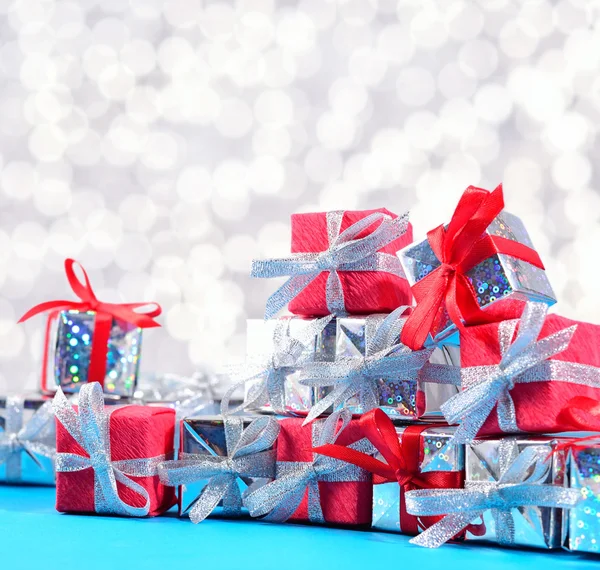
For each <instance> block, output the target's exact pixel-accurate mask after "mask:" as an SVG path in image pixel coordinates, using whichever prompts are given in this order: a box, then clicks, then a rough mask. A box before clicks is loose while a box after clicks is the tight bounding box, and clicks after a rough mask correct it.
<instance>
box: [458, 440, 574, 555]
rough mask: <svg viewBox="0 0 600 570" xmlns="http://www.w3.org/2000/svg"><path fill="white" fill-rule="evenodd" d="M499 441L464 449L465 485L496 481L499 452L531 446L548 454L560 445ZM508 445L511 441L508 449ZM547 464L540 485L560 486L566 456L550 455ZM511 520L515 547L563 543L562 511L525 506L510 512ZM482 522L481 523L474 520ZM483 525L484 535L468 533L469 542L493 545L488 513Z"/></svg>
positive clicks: (492, 523) (493, 530) (493, 531)
mask: <svg viewBox="0 0 600 570" xmlns="http://www.w3.org/2000/svg"><path fill="white" fill-rule="evenodd" d="M502 442H503V440H501V439H485V440H480V441H476V442H474V443H472V444H470V445H467V446H466V448H465V485H468V486H469V488H472V489H474V490H476V489H477V483H486V482H495V481H498V480H499V478H500V475H501V464H502V462H503V460H502V459H501V454H502V453H507V449H510V450H511V453H513V454H515V455H517V454H520V453H522V452H523V450H524V449H526V448H528V447H531V446H544V447H546V448H547V449H548V455H550V453H551V452H552V450H553V449H554V448H555V447H556V445H557V444H558V443H559V442H560V439H556V438H555V439H553V438H551V437H542V436H540V437H533V436H517V437H510V438H504V443H502ZM508 442H513V443H512V445H511V446H509V445H508ZM548 461H549V462H550V469H548V473H547V475H546V478H545V480H543V481H540V482H539V483H540V484H541V485H556V486H559V487H563V486H564V485H565V477H566V466H567V461H566V454H565V453H564V452H562V451H560V452H557V453H555V454H553V455H552V456H551V457H550V458H549V459H548ZM504 462H505V463H506V461H504ZM511 515H512V519H513V520H514V542H513V544H514V545H515V546H530V547H535V548H559V547H560V546H561V542H562V532H563V520H562V518H563V514H562V510H561V509H557V508H550V507H538V506H526V507H519V508H513V509H512V510H511ZM475 522H481V521H475ZM483 523H484V525H485V533H483V535H482V536H475V535H474V534H472V533H471V532H469V531H468V530H467V533H466V538H467V539H468V540H484V541H491V542H496V541H497V539H498V537H497V534H496V528H495V521H494V518H493V516H492V513H491V511H490V510H487V511H485V512H484V515H483Z"/></svg>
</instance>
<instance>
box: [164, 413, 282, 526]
mask: <svg viewBox="0 0 600 570" xmlns="http://www.w3.org/2000/svg"><path fill="white" fill-rule="evenodd" d="M223 426H224V429H225V441H226V447H227V455H226V456H213V455H204V454H193V453H182V454H181V459H179V460H177V461H165V462H164V463H162V464H161V465H160V466H159V475H160V480H161V482H162V483H163V484H164V485H169V486H172V487H177V486H180V485H187V484H190V483H195V482H198V481H202V480H205V479H208V482H207V483H206V486H205V487H204V488H203V489H202V492H201V494H200V496H199V497H198V499H197V500H196V502H195V504H194V506H193V507H192V510H191V511H190V519H191V520H192V522H194V523H199V522H201V521H203V520H204V519H205V518H206V517H207V516H208V515H209V514H210V513H211V512H212V511H213V510H214V509H215V507H216V506H217V505H218V504H219V503H220V502H221V501H222V504H223V510H224V513H225V514H226V515H228V516H239V515H240V513H241V508H242V494H241V492H240V488H239V486H238V479H239V478H244V477H248V478H268V479H272V478H274V477H275V451H274V450H273V449H271V448H272V446H273V444H274V443H275V441H276V439H277V435H278V434H279V424H278V423H277V420H275V418H272V417H266V416H265V417H260V418H257V419H255V420H254V421H253V422H252V423H251V424H250V425H249V426H248V427H247V428H246V429H245V430H244V429H243V420H242V418H241V417H237V416H233V417H227V418H224V420H223Z"/></svg>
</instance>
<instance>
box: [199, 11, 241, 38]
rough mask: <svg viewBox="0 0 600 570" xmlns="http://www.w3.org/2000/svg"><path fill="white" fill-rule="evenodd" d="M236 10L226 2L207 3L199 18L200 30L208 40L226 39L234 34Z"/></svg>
mask: <svg viewBox="0 0 600 570" xmlns="http://www.w3.org/2000/svg"><path fill="white" fill-rule="evenodd" d="M235 18H236V15H235V11H234V10H233V8H232V7H231V6H229V5H228V4H226V3H224V2H215V3H212V4H209V5H207V6H206V7H205V8H204V10H203V11H202V13H201V14H200V16H199V18H198V24H199V25H200V30H201V31H202V33H203V34H204V35H205V37H206V38H207V39H208V40H212V41H224V40H227V39H229V38H230V37H231V36H232V35H233V30H234V27H235Z"/></svg>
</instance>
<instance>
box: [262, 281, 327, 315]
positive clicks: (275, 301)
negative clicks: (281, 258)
mask: <svg viewBox="0 0 600 570" xmlns="http://www.w3.org/2000/svg"><path fill="white" fill-rule="evenodd" d="M319 273H320V272H315V273H307V274H303V275H294V276H293V277H290V278H289V279H288V280H287V281H286V282H285V283H284V284H283V285H282V286H281V287H280V288H279V289H277V291H275V293H273V294H272V295H271V296H270V297H269V298H268V300H267V305H266V308H265V319H272V318H273V317H274V316H275V315H276V314H277V313H279V311H281V309H283V308H284V307H285V306H286V305H287V304H288V303H289V302H290V301H291V300H292V299H293V298H294V297H296V296H297V295H298V294H299V293H300V292H301V291H302V290H303V289H304V288H305V287H306V286H307V285H308V284H309V283H310V282H311V281H313V279H315V278H316V277H317V276H318V275H319Z"/></svg>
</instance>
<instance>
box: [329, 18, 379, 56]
mask: <svg viewBox="0 0 600 570" xmlns="http://www.w3.org/2000/svg"><path fill="white" fill-rule="evenodd" d="M332 41H333V47H334V48H335V50H336V51H337V52H338V54H340V55H342V56H344V59H347V57H348V55H350V54H351V53H352V52H354V51H356V50H357V49H359V48H361V47H369V46H373V45H374V38H373V32H372V30H371V28H370V27H369V26H351V25H350V24H348V23H346V22H343V21H342V22H340V23H339V24H337V25H336V26H335V28H334V30H333V35H332Z"/></svg>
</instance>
